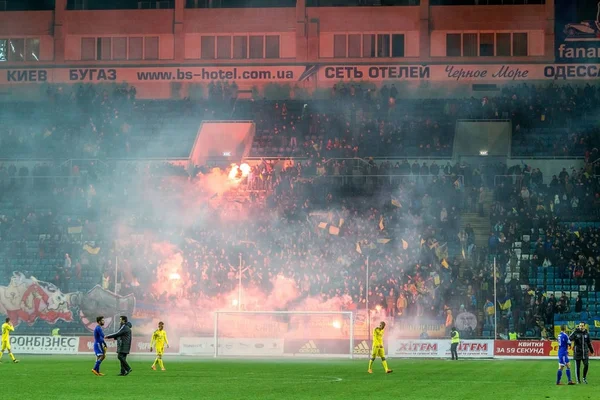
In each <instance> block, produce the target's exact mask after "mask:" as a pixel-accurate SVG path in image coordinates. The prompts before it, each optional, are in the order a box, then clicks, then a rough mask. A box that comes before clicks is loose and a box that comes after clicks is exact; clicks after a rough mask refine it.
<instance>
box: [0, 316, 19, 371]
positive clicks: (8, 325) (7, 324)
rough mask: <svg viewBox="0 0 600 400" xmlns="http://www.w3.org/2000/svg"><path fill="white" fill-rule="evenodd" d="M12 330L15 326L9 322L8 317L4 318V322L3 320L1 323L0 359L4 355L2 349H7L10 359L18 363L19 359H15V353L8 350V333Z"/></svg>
mask: <svg viewBox="0 0 600 400" xmlns="http://www.w3.org/2000/svg"><path fill="white" fill-rule="evenodd" d="M14 330H15V328H14V327H13V326H12V324H11V323H10V318H6V322H4V323H3V324H2V352H0V360H2V356H3V355H4V350H6V351H8V355H9V356H10V359H11V360H12V361H13V362H14V363H18V362H19V360H17V359H16V358H15V355H14V354H13V353H12V352H11V351H10V333H11V332H12V331H14ZM0 362H1V361H0Z"/></svg>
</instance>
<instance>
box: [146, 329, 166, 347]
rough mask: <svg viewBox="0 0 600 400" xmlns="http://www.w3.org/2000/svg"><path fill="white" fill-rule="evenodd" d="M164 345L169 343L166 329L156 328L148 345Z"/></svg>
mask: <svg viewBox="0 0 600 400" xmlns="http://www.w3.org/2000/svg"><path fill="white" fill-rule="evenodd" d="M164 345H167V346H168V345H169V340H168V339H167V331H165V330H164V329H163V330H162V331H161V330H160V329H157V330H155V331H154V333H153V334H152V341H151V342H150V347H163V346H164Z"/></svg>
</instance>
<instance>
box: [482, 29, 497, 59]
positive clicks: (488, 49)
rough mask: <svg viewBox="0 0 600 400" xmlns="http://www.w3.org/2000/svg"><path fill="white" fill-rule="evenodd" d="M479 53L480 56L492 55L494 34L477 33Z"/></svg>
mask: <svg viewBox="0 0 600 400" xmlns="http://www.w3.org/2000/svg"><path fill="white" fill-rule="evenodd" d="M479 55H480V56H481V57H493V56H494V34H493V33H480V34H479Z"/></svg>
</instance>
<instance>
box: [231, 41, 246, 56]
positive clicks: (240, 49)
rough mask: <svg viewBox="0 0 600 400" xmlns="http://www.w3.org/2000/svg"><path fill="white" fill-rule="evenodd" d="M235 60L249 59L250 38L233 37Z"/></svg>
mask: <svg viewBox="0 0 600 400" xmlns="http://www.w3.org/2000/svg"><path fill="white" fill-rule="evenodd" d="M233 58H237V59H240V58H248V36H234V37H233Z"/></svg>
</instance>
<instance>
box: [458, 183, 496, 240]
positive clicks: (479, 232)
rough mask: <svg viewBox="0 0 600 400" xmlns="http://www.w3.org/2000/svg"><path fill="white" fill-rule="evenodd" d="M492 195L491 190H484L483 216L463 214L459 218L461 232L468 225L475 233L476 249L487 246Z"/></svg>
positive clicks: (473, 213)
mask: <svg viewBox="0 0 600 400" xmlns="http://www.w3.org/2000/svg"><path fill="white" fill-rule="evenodd" d="M493 197H494V194H493V192H492V191H491V190H486V192H485V201H484V203H483V211H484V216H483V217H481V216H479V213H478V212H463V213H462V216H461V223H460V229H461V230H463V229H465V227H466V226H467V225H468V224H470V225H471V227H472V228H473V231H475V245H476V246H477V247H478V248H482V247H486V246H487V245H488V238H489V236H490V232H491V230H492V226H491V223H490V209H491V207H492V202H493Z"/></svg>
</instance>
